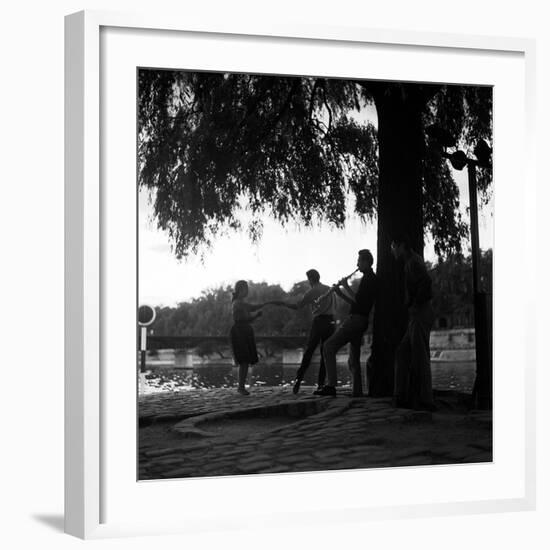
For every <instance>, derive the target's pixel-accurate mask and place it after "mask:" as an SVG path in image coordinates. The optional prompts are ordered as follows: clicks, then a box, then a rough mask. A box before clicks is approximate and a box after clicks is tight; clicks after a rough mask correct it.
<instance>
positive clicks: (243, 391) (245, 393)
mask: <svg viewBox="0 0 550 550" xmlns="http://www.w3.org/2000/svg"><path fill="white" fill-rule="evenodd" d="M237 393H240V394H241V395H250V392H249V391H248V390H246V389H244V388H237Z"/></svg>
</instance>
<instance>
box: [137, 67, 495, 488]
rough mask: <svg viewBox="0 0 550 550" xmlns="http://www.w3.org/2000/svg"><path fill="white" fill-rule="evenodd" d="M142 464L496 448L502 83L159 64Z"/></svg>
mask: <svg viewBox="0 0 550 550" xmlns="http://www.w3.org/2000/svg"><path fill="white" fill-rule="evenodd" d="M136 86H137V106H136V113H137V136H136V163H137V182H136V193H137V197H138V242H137V243H136V244H137V251H138V265H137V281H138V296H137V303H136V309H137V312H138V313H137V321H138V322H137V326H136V334H137V339H136V341H137V349H136V353H137V357H136V376H137V382H138V384H137V385H138V395H137V400H138V406H137V410H138V419H137V423H138V449H137V463H138V476H137V478H138V480H139V481H146V480H158V479H176V478H204V477H217V476H241V475H256V474H262V475H269V474H278V475H282V474H291V473H306V472H325V471H331V470H357V469H370V468H401V467H427V468H429V467H430V466H435V465H440V466H441V465H448V464H459V463H461V464H471V463H490V462H492V460H493V430H492V427H493V417H492V405H493V402H492V401H493V391H492V388H493V351H492V350H493V344H492V334H493V328H492V323H493V320H492V289H493V242H494V234H493V221H494V219H493V216H494V197H495V194H496V193H498V191H497V187H496V182H495V181H494V180H493V169H492V149H493V88H492V87H491V86H476V85H460V84H456V83H433V82H404V81H403V82H402V81H381V80H362V79H361V80H351V79H339V78H328V77H326V76H322V77H321V76H315V75H313V76H311V75H305V76H304V75H272V74H245V73H224V72H205V71H191V70H186V69H184V68H182V69H181V70H179V69H178V70H175V69H164V68H156V67H140V68H138V69H137V74H136Z"/></svg>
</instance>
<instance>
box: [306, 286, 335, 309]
mask: <svg viewBox="0 0 550 550" xmlns="http://www.w3.org/2000/svg"><path fill="white" fill-rule="evenodd" d="M329 290H330V287H329V286H327V285H324V284H323V283H317V284H316V285H314V286H312V287H311V288H310V289H309V290H308V291H307V292H306V293H305V294H304V297H303V298H302V300H301V301H300V303H299V304H298V307H299V308H300V307H303V306H306V305H311V311H312V313H313V316H314V317H317V316H318V315H334V314H335V312H336V300H335V296H334V292H331V293H330V294H329V295H328V296H326V297H325V298H323V299H322V300H320V301H319V303H317V302H316V300H317V299H318V298H319V297H321V296H322V295H323V294H326V293H327V292H328V291H329Z"/></svg>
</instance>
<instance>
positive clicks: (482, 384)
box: [426, 126, 493, 409]
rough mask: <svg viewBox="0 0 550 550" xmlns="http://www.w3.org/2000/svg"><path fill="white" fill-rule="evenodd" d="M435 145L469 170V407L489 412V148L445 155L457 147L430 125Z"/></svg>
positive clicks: (484, 145)
mask: <svg viewBox="0 0 550 550" xmlns="http://www.w3.org/2000/svg"><path fill="white" fill-rule="evenodd" d="M426 133H427V134H428V136H429V137H430V138H431V140H432V142H433V143H434V144H437V145H438V146H439V147H441V148H442V149H443V152H442V156H443V157H445V158H447V159H449V160H450V162H451V164H452V166H453V168H454V169H455V170H462V169H463V168H464V167H465V166H467V167H468V191H469V199H470V235H471V243H472V272H473V273H472V275H473V291H474V323H475V339H476V378H475V382H474V388H473V391H472V406H473V407H475V408H478V409H490V408H492V404H493V353H492V349H493V320H492V299H491V296H490V295H489V294H488V293H487V292H485V290H484V289H483V288H482V287H481V274H480V269H479V264H480V249H479V222H478V215H477V167H478V166H481V167H489V166H490V164H491V149H490V147H489V145H487V143H486V142H485V141H483V140H480V141H479V142H478V144H477V145H476V147H475V149H474V155H475V157H476V158H471V157H468V156H467V155H466V153H464V151H458V150H457V151H455V152H453V153H448V152H447V148H449V147H454V146H455V145H456V143H455V140H454V138H453V137H452V136H451V135H450V134H449V133H448V132H447V131H446V130H444V129H442V128H440V127H438V126H431V127H429V128H428V129H427V130H426Z"/></svg>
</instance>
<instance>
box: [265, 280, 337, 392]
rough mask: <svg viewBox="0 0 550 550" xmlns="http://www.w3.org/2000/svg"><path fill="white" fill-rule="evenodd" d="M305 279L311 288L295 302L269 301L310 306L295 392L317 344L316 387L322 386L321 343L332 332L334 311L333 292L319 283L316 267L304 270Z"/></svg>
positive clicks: (296, 306) (324, 372) (324, 373)
mask: <svg viewBox="0 0 550 550" xmlns="http://www.w3.org/2000/svg"><path fill="white" fill-rule="evenodd" d="M306 277H307V280H308V282H309V284H310V286H311V288H310V289H309V290H308V291H307V292H306V293H305V294H304V296H303V298H302V299H301V300H300V302H298V303H297V304H289V303H286V302H271V303H272V304H276V305H283V306H286V307H288V308H290V309H300V308H303V307H306V306H308V305H309V306H311V312H312V313H313V321H312V323H311V329H310V331H309V337H308V340H307V344H306V349H305V351H304V355H303V357H302V362H301V364H300V368H299V369H298V372H297V373H296V379H295V381H294V387H293V389H292V391H293V392H294V393H295V394H296V393H298V391H300V384H301V383H302V380H303V379H304V376H305V373H306V371H307V369H308V368H309V365H310V363H311V358H312V357H313V353H314V352H315V349H316V348H317V346H319V345H320V346H321V364H320V366H319V375H318V377H317V381H318V382H317V389H320V388H321V387H323V384H324V383H325V375H326V371H325V362H324V358H323V344H324V343H325V341H326V340H327V339H328V338H329V337H330V336H332V334H333V333H334V328H335V324H334V313H335V307H336V300H335V297H334V294H333V293H332V292H330V287H329V286H327V285H324V284H323V283H321V276H320V275H319V272H318V271H317V270H316V269H310V270H309V271H307V272H306Z"/></svg>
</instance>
